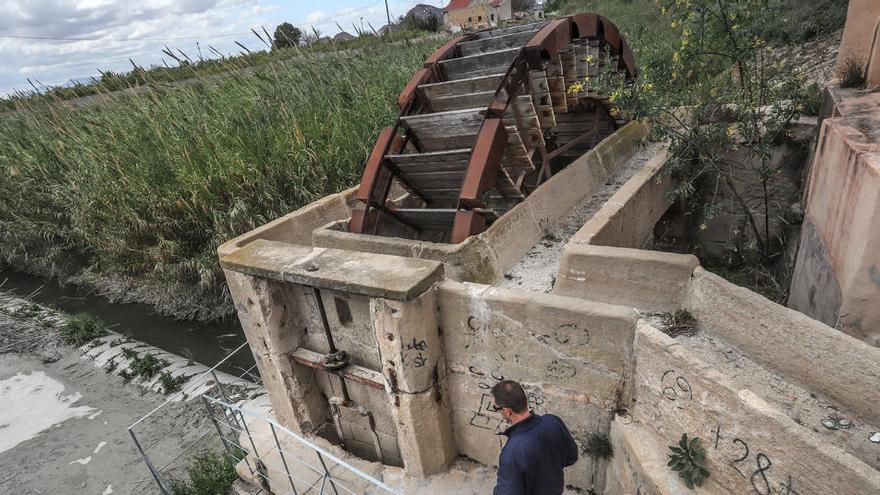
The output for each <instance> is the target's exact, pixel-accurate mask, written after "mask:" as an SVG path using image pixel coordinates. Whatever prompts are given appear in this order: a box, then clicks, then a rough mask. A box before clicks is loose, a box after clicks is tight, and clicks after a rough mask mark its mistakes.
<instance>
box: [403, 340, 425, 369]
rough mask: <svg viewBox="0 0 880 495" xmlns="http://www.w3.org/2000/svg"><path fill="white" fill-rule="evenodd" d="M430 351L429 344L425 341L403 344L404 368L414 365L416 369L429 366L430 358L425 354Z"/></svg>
mask: <svg viewBox="0 0 880 495" xmlns="http://www.w3.org/2000/svg"><path fill="white" fill-rule="evenodd" d="M427 350H428V343H427V342H425V341H424V340H416V339H415V338H413V339H412V341H411V342H405V343H402V344H401V351H402V352H401V361H402V362H403V365H404V366H407V365H410V364H411V365H412V366H413V367H415V368H423V367H425V366H426V365H427V364H428V358H427V357H426V356H425V355H424V354H423V353H424V352H425V351H427Z"/></svg>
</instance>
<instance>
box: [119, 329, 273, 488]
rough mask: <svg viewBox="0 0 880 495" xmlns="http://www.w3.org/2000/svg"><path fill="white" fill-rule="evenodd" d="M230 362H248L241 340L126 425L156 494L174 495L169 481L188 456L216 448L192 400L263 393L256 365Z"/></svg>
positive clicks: (235, 398) (229, 398)
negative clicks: (235, 372) (229, 371)
mask: <svg viewBox="0 0 880 495" xmlns="http://www.w3.org/2000/svg"><path fill="white" fill-rule="evenodd" d="M236 361H238V362H246V363H253V356H252V355H251V352H250V347H249V346H248V344H247V342H245V343H244V344H242V345H240V346H239V347H238V348H236V349H235V350H233V351H232V352H230V353H229V354H228V355H227V356H226V357H224V358H223V359H222V360H220V361H219V362H218V363H217V364H215V365H214V366H213V367H211V368H209V369H208V370H207V371H205V372H203V373H201V374H200V375H198V376H196V377H194V378H191V379H189V380H188V381H187V382H186V384H185V386H184V387H183V388H182V389H181V390H180V391H178V392H177V393H175V394H174V395H172V396H171V397H169V398H168V399H167V400H166V401H165V402H163V403H162V404H161V405H159V406H157V407H156V408H155V409H153V410H152V411H150V412H149V413H147V414H146V415H144V416H143V417H142V418H140V419H139V420H137V421H135V422H134V423H133V424H132V425H131V426H129V427H128V433H129V435H131V439H132V441H133V442H134V445H135V448H136V449H137V451H138V453H139V454H140V455H141V457H142V459H143V461H144V464H145V465H146V466H147V469H148V470H149V471H150V474H151V475H152V478H153V479H154V480H155V482H156V485H157V486H158V488H159V490H160V492H161V493H162V494H164V495H173V494H174V491H173V490H172V486H171V485H172V480H173V479H179V478H180V477H181V474H182V473H183V472H184V471H185V469H186V462H185V461H186V460H188V458H189V456H191V455H193V454H195V453H197V452H203V451H205V450H215V451H216V450H219V449H222V447H221V445H220V442H219V439H217V438H216V437H215V436H214V431H215V430H214V428H213V427H212V426H211V418H210V417H209V415H208V413H207V411H206V410H205V409H204V408H203V406H202V405H201V404H200V402H201V401H199V402H195V404H194V403H193V402H194V399H197V398H199V397H216V398H218V399H223V400H224V401H225V402H226V403H234V402H241V401H245V400H248V399H252V398H254V397H256V396H258V395H261V394H262V393H265V392H264V391H263V389H262V384H261V382H260V377H259V374H258V373H257V372H256V364H252V365H249V366H248V365H245V366H248V367H247V368H245V367H244V366H241V365H238V366H235V365H234V363H235V362H236ZM232 368H236V369H237V370H238V371H241V373H239V374H238V375H234V374H231V373H227V372H222V371H220V369H232ZM148 479H149V478H147V480H148ZM143 481H144V480H142V481H141V482H139V483H138V484H136V485H135V486H134V488H133V490H132V491H138V490H139V489H140V491H143V490H144V489H145V488H146V487H143V486H141V485H142V484H143Z"/></svg>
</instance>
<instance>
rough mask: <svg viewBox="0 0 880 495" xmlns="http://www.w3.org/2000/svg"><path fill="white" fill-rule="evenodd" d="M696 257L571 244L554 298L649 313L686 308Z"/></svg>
mask: <svg viewBox="0 0 880 495" xmlns="http://www.w3.org/2000/svg"><path fill="white" fill-rule="evenodd" d="M698 265H699V261H698V260H697V258H696V257H695V256H693V255H684V254H675V253H662V252H659V251H645V250H639V249H626V248H615V247H606V246H592V245H588V244H574V243H568V244H567V245H566V246H565V250H564V251H563V254H562V261H561V262H560V264H559V274H558V275H557V276H556V284H555V285H554V286H553V293H554V294H558V295H561V296H570V297H578V298H582V299H588V300H591V301H599V302H604V303H610V304H623V305H627V306H634V307H636V308H639V309H642V310H649V311H674V310H676V309H679V308H680V307H681V303H682V301H683V298H684V294H685V291H686V290H687V287H688V282H689V281H690V278H691V273H692V272H693V271H694V268H696V267H697V266H698Z"/></svg>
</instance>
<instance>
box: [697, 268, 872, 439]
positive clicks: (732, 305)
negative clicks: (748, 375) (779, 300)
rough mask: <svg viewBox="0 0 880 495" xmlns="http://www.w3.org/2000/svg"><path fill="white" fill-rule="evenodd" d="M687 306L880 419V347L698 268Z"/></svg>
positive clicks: (725, 333) (792, 374)
mask: <svg viewBox="0 0 880 495" xmlns="http://www.w3.org/2000/svg"><path fill="white" fill-rule="evenodd" d="M684 308H685V309H687V310H688V311H690V312H691V314H693V316H694V317H695V318H696V319H697V320H698V321H699V322H700V326H701V328H702V329H703V330H704V331H706V332H709V333H710V334H713V335H717V336H718V337H719V338H721V339H723V340H724V341H725V342H727V343H729V344H731V345H733V346H734V347H736V348H737V349H738V350H739V351H740V352H742V353H744V354H746V355H748V356H750V357H751V358H752V359H754V360H756V361H759V362H761V363H763V364H764V365H766V366H768V367H769V368H772V369H775V370H777V371H778V372H780V373H781V374H782V375H784V376H785V377H786V378H787V379H790V380H793V381H795V382H798V383H800V384H802V385H804V386H805V387H806V388H808V389H810V390H813V391H815V392H820V393H822V394H824V395H826V396H828V397H831V398H833V399H834V400H836V401H837V402H839V403H840V404H841V405H844V406H846V407H847V408H849V409H852V410H854V411H857V412H858V413H859V414H860V415H862V416H863V417H864V418H865V419H866V420H871V421H873V422H878V421H880V408H878V407H877V404H880V349H877V348H876V347H871V346H869V345H867V344H865V343H863V342H861V341H859V340H856V339H853V338H851V337H848V336H846V335H843V334H841V333H840V332H837V331H835V330H834V329H833V328H830V327H828V326H826V325H824V324H822V323H820V322H818V321H816V320H814V319H812V318H808V317H806V316H804V315H802V314H801V313H799V312H797V311H793V310H790V309H787V308H784V307H782V306H780V305H778V304H774V303H772V302H770V301H768V300H767V299H766V298H764V297H762V296H760V295H758V294H755V293H754V292H752V291H750V290H748V289H744V288H742V287H739V286H736V285H734V284H731V283H729V282H727V281H725V280H724V279H722V278H721V277H719V276H717V275H715V274H712V273H710V272H707V271H705V270H703V269H702V268H697V269H696V270H695V271H694V278H693V281H692V282H691V284H690V287H689V289H688V293H687V297H686V299H685V302H684Z"/></svg>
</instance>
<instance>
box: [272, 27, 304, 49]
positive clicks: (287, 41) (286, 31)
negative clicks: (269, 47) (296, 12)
mask: <svg viewBox="0 0 880 495" xmlns="http://www.w3.org/2000/svg"><path fill="white" fill-rule="evenodd" d="M301 38H302V31H300V29H299V28H298V27H296V26H294V25H293V24H291V23H289V22H284V23H281V24H279V25H278V27H276V28H275V48H290V47H294V46H297V45H299V41H300V39H301Z"/></svg>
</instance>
